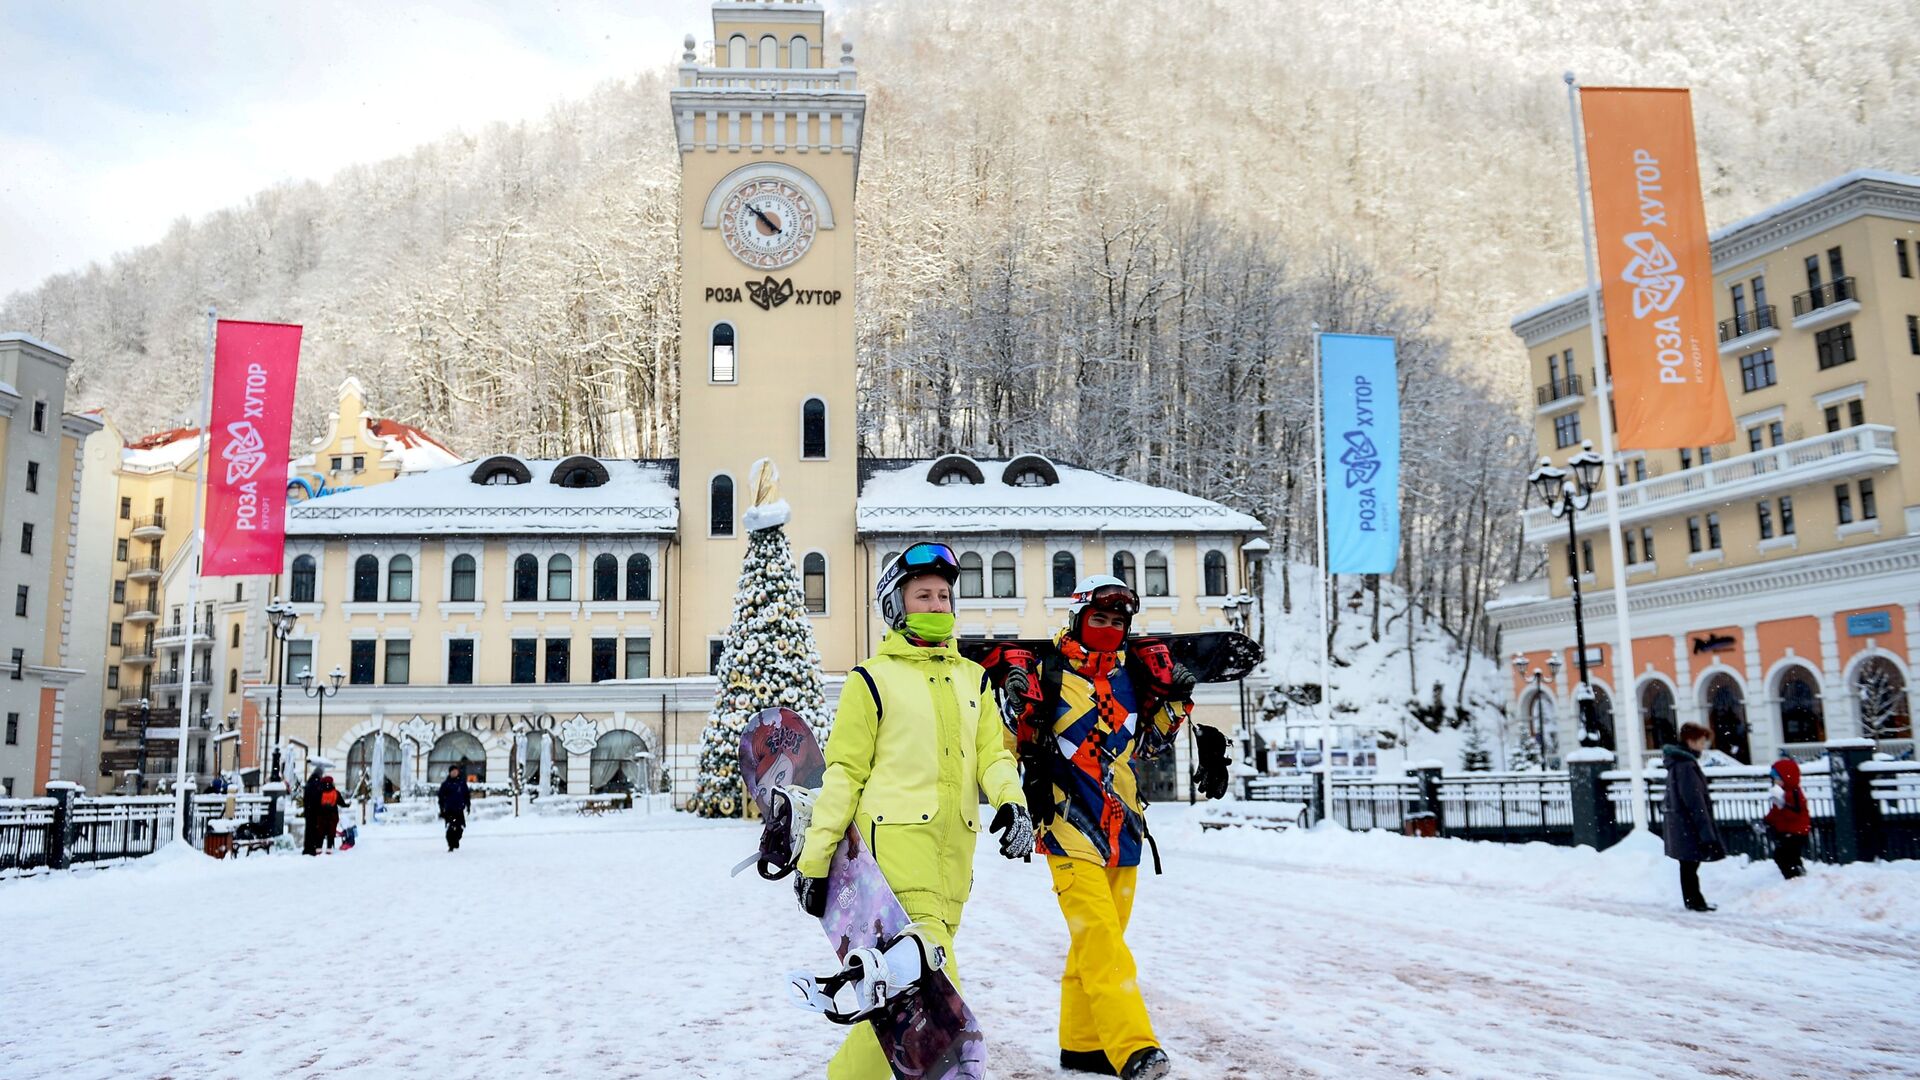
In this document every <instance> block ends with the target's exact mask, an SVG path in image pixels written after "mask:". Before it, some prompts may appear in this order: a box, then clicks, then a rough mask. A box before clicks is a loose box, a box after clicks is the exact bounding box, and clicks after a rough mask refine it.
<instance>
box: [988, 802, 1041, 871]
mask: <svg viewBox="0 0 1920 1080" xmlns="http://www.w3.org/2000/svg"><path fill="white" fill-rule="evenodd" d="M988 831H989V832H1004V833H1005V835H1003V836H1002V837H1000V854H1001V855H1004V856H1006V857H1007V858H1009V859H1030V858H1032V857H1033V816H1032V815H1030V814H1028V813H1027V808H1026V807H1024V806H1021V805H1020V804H1019V803H1013V802H1010V803H1001V804H1000V810H999V812H998V813H996V814H994V815H993V825H992V827H991V828H990V829H989V830H988Z"/></svg>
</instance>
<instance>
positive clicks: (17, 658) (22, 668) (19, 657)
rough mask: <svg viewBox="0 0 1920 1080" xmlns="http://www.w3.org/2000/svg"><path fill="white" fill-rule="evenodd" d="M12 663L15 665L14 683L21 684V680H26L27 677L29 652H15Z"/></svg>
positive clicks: (22, 650)
mask: <svg viewBox="0 0 1920 1080" xmlns="http://www.w3.org/2000/svg"><path fill="white" fill-rule="evenodd" d="M11 663H12V665H13V681H14V682H19V681H20V680H21V679H24V678H26V677H27V650H25V649H15V650H13V659H12V661H11Z"/></svg>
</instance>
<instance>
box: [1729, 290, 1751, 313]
mask: <svg viewBox="0 0 1920 1080" xmlns="http://www.w3.org/2000/svg"><path fill="white" fill-rule="evenodd" d="M1728 289H1729V291H1730V292H1732V293H1733V317H1734V318H1735V319H1738V318H1739V317H1740V316H1742V315H1745V314H1746V313H1747V290H1746V286H1744V285H1741V284H1740V283H1739V282H1737V281H1736V282H1734V283H1733V284H1732V285H1731V286H1729V287H1728Z"/></svg>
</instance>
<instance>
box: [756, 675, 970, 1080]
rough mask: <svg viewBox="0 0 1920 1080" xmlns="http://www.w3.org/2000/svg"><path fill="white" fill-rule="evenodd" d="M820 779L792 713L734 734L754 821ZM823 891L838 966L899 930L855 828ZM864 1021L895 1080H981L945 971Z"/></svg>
mask: <svg viewBox="0 0 1920 1080" xmlns="http://www.w3.org/2000/svg"><path fill="white" fill-rule="evenodd" d="M825 775H826V759H825V757H824V756H823V755H822V754H821V752H820V743H819V741H818V740H816V739H815V738H814V737H813V729H812V728H810V727H808V726H807V722H806V720H805V719H804V718H802V717H801V716H800V715H799V714H798V713H795V712H794V711H792V710H791V709H765V710H762V711H761V712H759V713H756V714H755V715H754V717H753V719H751V720H749V721H747V727H746V730H745V731H743V732H741V735H740V778H741V781H742V783H744V784H745V785H746V789H747V794H748V795H750V796H751V797H752V798H753V801H754V802H755V803H756V804H757V805H758V806H759V807H760V814H761V817H762V818H768V817H769V816H770V814H769V811H770V810H772V809H773V805H772V804H773V790H774V789H775V788H776V787H780V786H782V785H786V786H792V787H803V788H809V789H814V790H818V789H819V787H820V785H821V782H822V780H823V779H824V777H825ZM798 839H799V838H798V837H795V838H794V841H795V842H797V841H798ZM768 848H769V845H768V844H767V843H765V842H763V843H762V857H761V874H762V876H767V877H771V876H774V874H773V873H770V872H769V870H770V867H769V865H768V860H767V859H766V858H765V855H766V853H767V851H768ZM780 876H784V874H781V875H780ZM827 890H828V892H827V895H828V900H827V913H826V915H825V916H824V917H822V918H821V920H820V927H821V929H823V930H825V931H826V933H827V940H828V941H830V942H832V943H833V948H834V952H835V953H836V954H838V956H839V957H840V959H841V960H842V961H844V960H845V959H846V956H847V953H848V952H850V951H851V950H853V949H861V948H869V947H875V946H879V945H881V944H882V943H884V942H890V941H892V940H893V939H894V938H895V937H897V936H898V935H899V933H900V931H901V930H903V929H904V928H905V927H906V925H907V912H906V909H905V908H902V907H901V906H900V901H899V900H897V899H895V898H894V895H893V889H892V887H891V886H889V885H888V884H887V879H886V875H884V874H882V873H881V872H880V864H879V863H876V862H874V861H873V856H872V855H870V854H869V853H868V852H867V845H866V842H865V840H864V839H863V838H862V837H861V835H860V830H859V829H858V828H855V827H852V826H849V827H848V829H847V834H846V837H845V839H843V840H842V841H841V843H840V848H839V850H838V851H836V852H834V856H833V863H832V865H831V866H830V868H829V869H828V871H827ZM870 1023H872V1025H873V1033H874V1035H875V1037H877V1038H878V1039H879V1041H880V1049H881V1050H882V1051H883V1052H885V1053H886V1055H887V1061H888V1062H889V1063H890V1064H891V1065H892V1066H893V1073H894V1075H895V1076H899V1077H908V1078H924V1080H963V1078H966V1080H975V1078H984V1077H985V1076H986V1061H987V1044H986V1037H985V1036H984V1035H983V1034H981V1031H980V1023H979V1021H978V1020H976V1019H974V1015H973V1012H972V1011H971V1010H970V1009H968V1008H967V1004H966V1002H964V1001H962V1000H961V999H960V992H959V991H958V990H956V989H954V986H953V983H952V982H951V981H950V980H948V978H947V976H946V973H945V972H938V971H936V972H934V973H933V974H932V976H931V979H930V981H929V983H928V985H927V986H925V987H924V988H922V989H919V990H914V991H910V992H908V993H906V994H903V995H901V996H900V997H898V998H895V999H894V1000H893V1001H892V1002H891V1003H889V1008H888V1010H887V1012H886V1013H885V1014H883V1015H881V1016H877V1017H875V1018H873V1020H871V1021H870Z"/></svg>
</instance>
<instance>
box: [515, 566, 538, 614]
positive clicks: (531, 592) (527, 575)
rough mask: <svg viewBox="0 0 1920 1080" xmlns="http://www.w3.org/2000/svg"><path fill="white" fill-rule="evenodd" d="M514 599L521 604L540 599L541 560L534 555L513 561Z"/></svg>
mask: <svg viewBox="0 0 1920 1080" xmlns="http://www.w3.org/2000/svg"><path fill="white" fill-rule="evenodd" d="M513 598H514V600H516V601H519V602H521V603H526V602H528V601H532V600H538V599H540V560H539V559H537V558H534V557H533V556H532V555H522V556H520V557H519V558H517V559H515V560H513Z"/></svg>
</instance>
